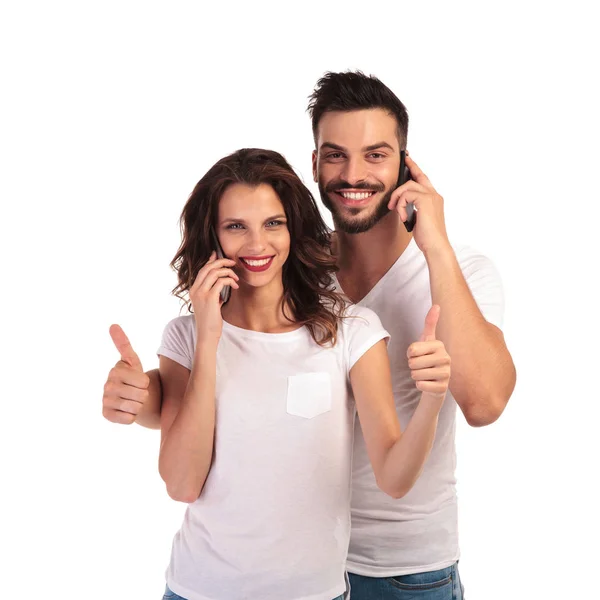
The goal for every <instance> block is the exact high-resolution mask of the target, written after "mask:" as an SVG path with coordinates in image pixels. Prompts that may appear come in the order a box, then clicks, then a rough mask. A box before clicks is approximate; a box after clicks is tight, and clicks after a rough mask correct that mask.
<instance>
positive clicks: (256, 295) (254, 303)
mask: <svg viewBox="0 0 600 600" xmlns="http://www.w3.org/2000/svg"><path fill="white" fill-rule="evenodd" d="M283 308H284V306H283V285H282V283H281V282H273V284H272V285H266V286H263V287H259V288H255V287H250V286H247V285H244V284H243V283H242V282H240V289H239V290H231V297H230V298H229V301H228V302H227V304H225V305H224V306H223V308H222V309H221V313H222V315H223V319H224V320H225V321H226V322H227V323H229V324H230V325H235V326H236V327H240V328H241V329H249V330H251V331H261V332H263V333H285V332H286V331H292V330H294V329H298V324H297V323H294V322H293V321H289V320H288V319H287V318H286V317H285V314H284V311H283ZM285 312H286V314H287V315H288V316H291V311H290V310H289V308H288V309H287V310H286V311H285Z"/></svg>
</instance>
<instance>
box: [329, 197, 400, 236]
mask: <svg viewBox="0 0 600 600" xmlns="http://www.w3.org/2000/svg"><path fill="white" fill-rule="evenodd" d="M328 208H329V207H328ZM369 208H370V210H369V209H367V208H346V209H345V210H343V211H340V210H338V209H337V207H335V208H334V209H331V208H330V209H329V210H331V213H332V217H333V222H334V224H335V226H336V229H337V230H338V231H343V232H344V233H350V234H352V233H365V232H366V231H369V230H370V229H372V228H373V227H375V225H377V223H379V221H381V219H383V217H385V216H386V215H388V214H389V213H390V209H389V208H388V207H387V202H380V203H379V204H378V205H377V206H375V207H369Z"/></svg>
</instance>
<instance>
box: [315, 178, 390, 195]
mask: <svg viewBox="0 0 600 600" xmlns="http://www.w3.org/2000/svg"><path fill="white" fill-rule="evenodd" d="M343 190H364V191H365V192H383V191H384V190H385V186H384V185H383V184H382V183H356V184H354V185H350V184H349V183H348V182H347V181H343V180H341V181H332V182H331V183H328V184H327V185H326V186H325V191H326V192H327V193H330V192H341V191H343Z"/></svg>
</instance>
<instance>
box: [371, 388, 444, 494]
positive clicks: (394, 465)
mask: <svg viewBox="0 0 600 600" xmlns="http://www.w3.org/2000/svg"><path fill="white" fill-rule="evenodd" d="M442 404H443V399H440V398H438V397H437V396H432V395H430V394H427V393H423V394H422V395H421V400H420V402H419V404H418V406H417V408H416V410H415V412H414V414H413V416H412V418H411V420H410V422H409V423H408V426H407V427H406V430H405V431H404V432H403V433H402V435H401V436H400V439H398V441H396V442H395V443H394V445H393V446H392V447H391V448H390V449H389V451H388V453H387V456H386V458H385V461H384V464H383V469H382V472H381V476H380V480H381V482H380V487H381V489H382V490H383V491H385V492H386V493H388V494H389V495H390V496H393V497H394V498H401V497H402V496H404V495H406V494H407V493H408V492H409V491H410V489H411V488H412V487H413V485H414V484H415V482H416V481H417V479H418V478H419V475H420V474H421V472H422V471H423V466H424V465H425V461H426V460H427V457H428V456H429V453H430V452H431V448H432V446H433V441H434V439H435V432H436V429H437V423H438V416H439V413H440V409H441V406H442Z"/></svg>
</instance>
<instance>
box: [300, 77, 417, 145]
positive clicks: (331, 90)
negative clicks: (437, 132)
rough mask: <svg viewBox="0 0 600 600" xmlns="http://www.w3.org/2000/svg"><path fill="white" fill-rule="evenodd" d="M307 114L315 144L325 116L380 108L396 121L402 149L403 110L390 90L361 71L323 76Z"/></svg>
mask: <svg viewBox="0 0 600 600" xmlns="http://www.w3.org/2000/svg"><path fill="white" fill-rule="evenodd" d="M309 99H310V102H309V103H308V114H309V115H310V118H311V119H312V129H313V136H314V138H315V144H316V142H317V128H318V126H319V121H320V120H321V117H322V116H323V114H324V113H326V112H332V111H342V112H348V111H351V110H364V109H369V108H382V109H384V110H387V111H388V112H389V113H390V114H391V115H393V116H394V117H396V121H397V122H398V141H399V142H400V148H401V149H404V148H406V136H407V134H408V113H407V111H406V107H405V106H404V104H402V102H400V99H399V98H398V96H396V94H394V92H392V90H390V88H388V87H387V86H386V85H385V84H384V83H383V82H381V81H380V80H379V79H377V77H374V76H373V75H365V74H364V73H362V72H361V71H346V72H345V73H332V72H331V71H330V72H328V73H325V75H323V77H321V79H319V81H317V85H316V86H315V89H314V91H313V93H312V94H311V95H310V96H309Z"/></svg>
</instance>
